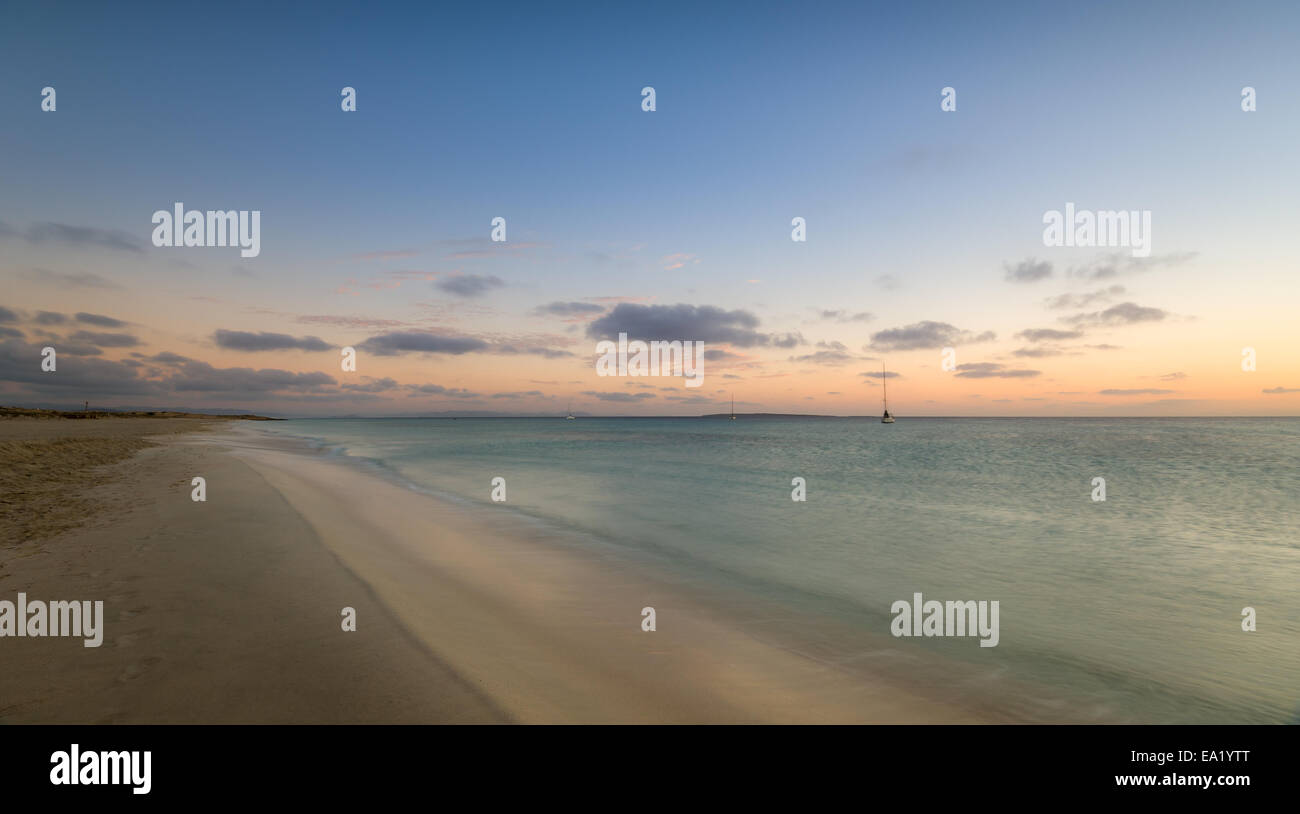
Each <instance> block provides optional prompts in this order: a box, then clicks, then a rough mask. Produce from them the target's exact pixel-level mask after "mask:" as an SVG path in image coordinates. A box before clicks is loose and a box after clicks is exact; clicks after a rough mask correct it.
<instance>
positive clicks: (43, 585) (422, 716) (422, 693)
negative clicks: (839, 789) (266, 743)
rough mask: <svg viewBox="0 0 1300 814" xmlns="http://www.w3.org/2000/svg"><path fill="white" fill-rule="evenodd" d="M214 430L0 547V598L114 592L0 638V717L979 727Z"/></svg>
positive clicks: (124, 467) (377, 486)
mask: <svg viewBox="0 0 1300 814" xmlns="http://www.w3.org/2000/svg"><path fill="white" fill-rule="evenodd" d="M140 421H144V420H143V419H141V420H140ZM172 421H173V425H172V426H171V427H170V428H172V429H174V422H175V421H177V420H175V419H174V420H172ZM69 423H77V424H79V423H81V422H69ZM123 423H126V422H123ZM195 423H198V422H195ZM141 426H142V427H143V425H141ZM75 429H77V430H80V429H81V428H80V427H77V428H75ZM148 429H149V430H150V431H152V430H153V428H148ZM213 429H214V430H215V431H214V432H212V433H196V434H190V435H172V436H171V437H170V438H165V439H157V438H155V439H154V440H156V441H157V440H161V441H162V443H160V444H158V445H154V446H149V447H148V448H145V449H143V451H141V452H139V453H138V454H137V455H136V456H135V457H133V458H131V459H129V460H127V461H125V462H122V463H118V464H115V465H112V466H111V467H109V468H106V469H101V470H100V471H98V473H95V474H91V475H86V474H85V473H80V474H79V475H78V476H77V477H78V478H83V479H84V478H86V477H89V478H90V479H91V481H90V482H91V483H93V484H95V485H92V486H91V487H90V488H89V489H87V491H86V493H85V496H84V497H82V498H79V499H80V500H86V501H92V502H93V505H99V506H106V507H111V508H110V509H109V510H108V511H106V512H105V513H103V514H99V515H96V516H95V517H94V518H93V519H92V520H91V521H90V522H89V523H87V524H86V525H85V526H83V527H81V528H79V529H76V530H73V531H68V532H63V533H61V534H57V535H55V536H52V537H49V538H46V539H44V540H40V541H39V542H33V541H30V540H24V541H23V542H19V543H13V542H8V543H5V544H4V545H2V546H0V599H10V600H12V599H13V598H14V595H15V594H16V593H17V592H18V591H24V592H26V593H27V594H28V596H29V597H30V598H32V599H45V600H53V599H83V600H85V599H90V600H93V599H103V600H105V617H106V623H105V624H106V628H107V632H106V634H105V643H104V646H103V647H101V648H98V649H93V648H83V647H82V643H81V640H79V639H30V638H26V639H0V654H3V664H4V667H3V669H2V670H0V722H33V721H63V722H80V721H90V722H98V721H106V722H173V721H175V722H180V721H187V722H188V721H198V722H281V721H283V722H301V723H312V722H335V721H339V722H346V721H356V722H390V721H400V722H412V723H416V722H435V721H463V722H495V721H519V722H563V723H570V722H572V723H586V722H602V723H613V722H809V723H837V722H845V723H847V722H913V723H923V722H963V721H973V720H978V719H980V716H976V715H975V714H973V713H972V712H971V711H970V710H968V709H966V708H964V707H959V706H956V705H953V704H948V703H944V702H942V701H937V700H935V699H933V698H927V697H922V696H921V695H920V694H917V693H914V692H912V691H910V690H908V689H907V688H905V687H901V686H898V685H896V684H891V683H886V682H882V681H876V680H865V679H864V678H863V676H862V675H860V674H858V673H854V672H851V671H847V670H844V669H841V666H840V665H837V664H834V663H831V662H828V661H827V660H825V659H822V658H819V657H818V654H817V653H816V652H796V651H794V650H792V649H790V648H786V647H780V646H777V645H775V644H773V643H772V642H771V641H770V640H767V639H765V638H762V637H758V636H755V635H753V631H752V630H749V629H747V628H746V626H745V625H744V624H743V623H741V622H737V621H735V620H730V619H728V618H727V617H725V616H720V615H718V614H716V613H714V612H712V611H711V609H710V608H708V607H706V606H704V605H702V604H701V603H700V602H698V601H696V599H695V598H692V597H691V596H690V595H689V592H687V591H684V590H681V586H679V585H674V584H673V583H672V582H671V581H667V580H664V579H662V578H659V577H658V576H656V575H655V574H654V573H652V572H648V571H645V570H642V569H636V568H628V567H626V563H623V562H619V561H617V558H611V557H607V556H602V555H600V554H598V553H594V552H589V551H583V550H581V549H576V548H573V547H572V546H566V545H564V544H563V543H562V542H560V541H557V540H555V539H551V538H550V537H548V535H547V533H545V532H544V531H543V530H541V529H539V528H537V527H533V526H530V525H528V524H527V523H524V522H523V521H522V520H521V519H520V518H519V517H517V516H515V515H512V514H511V513H509V512H504V511H503V512H499V513H493V512H492V511H491V510H488V511H486V512H485V511H483V510H482V508H481V507H467V506H462V505H456V504H452V503H448V502H446V501H442V500H438V499H436V498H433V497H429V496H426V495H421V494H417V493H414V492H412V491H409V490H407V489H404V488H402V487H400V486H397V485H395V484H392V483H389V482H387V481H385V480H382V479H380V478H378V477H375V476H372V475H369V474H367V473H364V472H361V471H359V470H357V469H356V468H354V467H351V466H346V465H343V464H340V463H338V462H334V461H330V460H328V459H325V458H323V457H319V456H316V457H313V456H310V455H305V454H303V453H302V452H300V451H291V450H288V449H284V448H279V447H280V444H279V443H278V442H277V441H276V440H275V439H270V438H269V437H268V436H266V435H265V434H264V433H259V432H255V431H252V430H251V429H249V428H246V427H241V426H237V425H232V424H223V425H222V426H219V427H214V428H213ZM45 432H48V433H51V434H50V435H47V440H51V441H55V440H56V439H57V438H58V433H57V432H56V431H45ZM69 432H71V431H70V430H69ZM105 432H106V433H107V434H108V435H110V436H114V437H113V438H111V439H103V440H106V441H112V442H114V443H116V442H120V441H122V440H124V439H126V440H130V439H131V436H130V435H129V433H128V434H127V435H124V436H115V434H114V433H113V432H108V431H105ZM141 434H143V429H142V431H141ZM139 438H140V435H139V434H138V435H136V436H135V437H134V440H135V441H137V442H138V441H139ZM29 440H30V439H29ZM87 443H89V442H87ZM52 448H53V449H59V450H64V451H66V450H65V449H64V446H61V445H58V444H57V443H56V445H55V447H52ZM114 449H119V448H118V447H114ZM24 454H30V451H28V452H27V453H24ZM36 471H37V472H38V473H39V472H40V468H39V466H38V467H37V468H36ZM195 475H201V476H203V477H205V478H206V479H207V501H206V502H205V503H195V502H192V501H191V500H190V489H191V486H190V479H191V478H192V477H193V476H195ZM34 491H40V493H41V494H42V495H44V497H43V498H42V499H43V500H46V501H48V500H51V499H57V495H58V490H55V491H54V492H53V493H52V494H54V495H55V496H56V497H55V498H51V497H50V494H49V493H48V492H49V490H48V489H45V488H44V487H43V488H42V489H41V490H34ZM344 606H350V607H353V608H355V609H356V610H357V628H358V629H357V631H356V632H343V631H342V630H341V629H340V609H341V608H343V607H344ZM645 606H651V607H654V608H655V609H656V612H657V627H658V629H657V630H656V631H654V632H645V631H643V630H642V629H641V609H642V608H643V607H645Z"/></svg>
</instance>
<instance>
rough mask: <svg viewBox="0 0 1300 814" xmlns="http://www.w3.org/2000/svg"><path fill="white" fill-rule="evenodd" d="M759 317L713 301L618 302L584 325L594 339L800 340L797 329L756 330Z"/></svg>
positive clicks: (789, 343) (748, 343)
mask: <svg viewBox="0 0 1300 814" xmlns="http://www.w3.org/2000/svg"><path fill="white" fill-rule="evenodd" d="M758 323H759V320H758V317H756V316H754V315H753V314H751V313H750V312H748V311H743V310H735V311H724V310H723V309H721V308H717V307H715V306H712V305H699V306H696V305H684V304H679V305H637V304H635V303H627V302H624V303H619V304H618V305H616V306H615V307H614V310H612V311H610V312H609V313H607V314H605V315H604V316H602V317H600V318H599V319H597V320H595V321H593V322H592V323H591V324H589V325H588V326H587V336H589V337H591V338H593V339H617V338H618V335H619V334H620V333H626V334H627V335H628V338H629V339H640V340H642V341H653V340H660V341H668V342H671V341H675V340H681V341H684V342H707V343H717V344H727V345H734V346H735V347H739V348H750V347H756V346H774V347H778V348H791V347H794V346H796V345H799V344H803V341H804V340H803V336H802V335H800V334H798V333H788V334H767V333H762V332H760V331H758V330H757V328H758Z"/></svg>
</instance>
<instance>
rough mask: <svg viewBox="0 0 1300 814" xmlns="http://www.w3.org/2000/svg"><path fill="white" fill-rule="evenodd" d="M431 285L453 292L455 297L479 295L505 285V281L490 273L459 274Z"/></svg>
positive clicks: (449, 292)
mask: <svg viewBox="0 0 1300 814" xmlns="http://www.w3.org/2000/svg"><path fill="white" fill-rule="evenodd" d="M433 285H434V287H435V288H437V289H439V290H441V291H446V292H447V293H448V294H455V295H456V296H457V297H480V296H482V295H483V294H485V293H487V292H488V291H490V290H492V289H494V288H500V287H501V286H503V285H505V281H503V280H502V279H501V278H500V277H494V276H492V275H490V274H488V275H476V274H459V275H456V276H454V277H448V278H447V279H445V280H439V281H438V282H436V283H434V284H433Z"/></svg>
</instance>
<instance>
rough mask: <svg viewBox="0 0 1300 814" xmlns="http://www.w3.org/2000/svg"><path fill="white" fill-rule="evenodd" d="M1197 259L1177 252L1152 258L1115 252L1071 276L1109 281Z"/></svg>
mask: <svg viewBox="0 0 1300 814" xmlns="http://www.w3.org/2000/svg"><path fill="white" fill-rule="evenodd" d="M1195 257H1196V252H1176V253H1172V254H1161V255H1152V256H1150V257H1133V256H1132V254H1131V253H1130V254H1125V253H1124V252H1115V253H1113V254H1107V255H1103V256H1101V257H1098V258H1096V259H1094V260H1092V261H1090V262H1088V263H1085V264H1083V265H1081V266H1075V267H1073V268H1071V269H1070V271H1069V276H1070V277H1076V278H1080V279H1084V280H1109V279H1112V278H1114V277H1120V276H1126V275H1130V274H1136V273H1138V272H1142V271H1149V270H1150V269H1153V268H1157V267H1160V266H1170V267H1172V266H1180V265H1183V264H1184V263H1186V262H1188V261H1190V260H1192V259H1193V258H1195Z"/></svg>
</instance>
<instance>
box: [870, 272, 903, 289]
mask: <svg viewBox="0 0 1300 814" xmlns="http://www.w3.org/2000/svg"><path fill="white" fill-rule="evenodd" d="M875 283H876V285H878V286H880V287H881V288H883V289H884V290H885V291H894V290H896V289H898V288H901V287H902V285H903V281H902V280H900V279H898V278H897V277H895V276H894V275H892V274H882V275H880V276H879V277H877V278H876V280H875Z"/></svg>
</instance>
